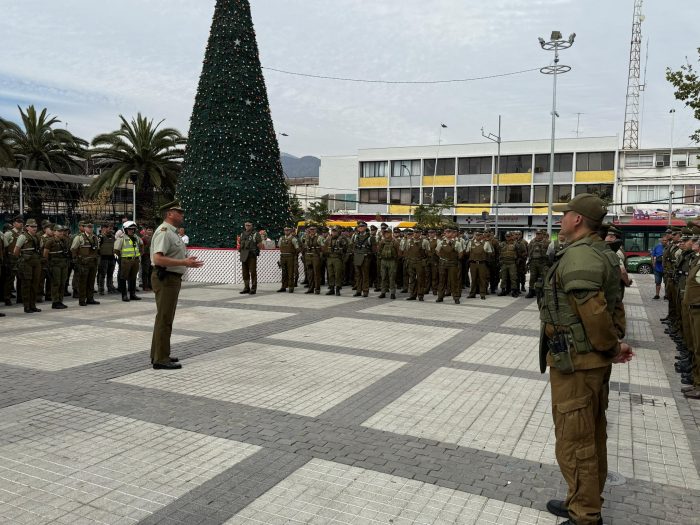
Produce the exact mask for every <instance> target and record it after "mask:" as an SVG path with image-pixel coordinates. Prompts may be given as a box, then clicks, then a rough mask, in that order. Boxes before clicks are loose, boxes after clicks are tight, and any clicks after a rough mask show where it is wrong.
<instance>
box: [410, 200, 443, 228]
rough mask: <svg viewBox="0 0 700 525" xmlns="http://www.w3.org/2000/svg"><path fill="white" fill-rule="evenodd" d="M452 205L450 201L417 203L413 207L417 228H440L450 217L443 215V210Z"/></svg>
mask: <svg viewBox="0 0 700 525" xmlns="http://www.w3.org/2000/svg"><path fill="white" fill-rule="evenodd" d="M451 207H452V201H451V200H450V199H448V200H447V201H445V202H436V203H433V204H419V205H418V206H416V207H415V208H414V209H413V218H414V220H415V221H416V224H417V226H418V227H419V228H441V227H443V226H444V225H445V224H446V223H448V222H451V219H448V218H447V217H445V215H444V214H445V211H446V210H448V209H449V208H451Z"/></svg>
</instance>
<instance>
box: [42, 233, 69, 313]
mask: <svg viewBox="0 0 700 525" xmlns="http://www.w3.org/2000/svg"><path fill="white" fill-rule="evenodd" d="M53 231H54V234H53V237H51V238H50V239H49V240H48V241H47V242H46V244H45V245H44V253H43V257H44V259H46V260H47V261H48V265H49V273H50V275H51V308H53V309H54V310H64V309H66V308H68V307H67V306H66V305H65V304H63V293H64V292H65V286H66V280H67V279H68V261H69V260H70V246H69V244H68V238H67V235H68V228H66V227H65V226H61V225H59V224H56V225H54V227H53Z"/></svg>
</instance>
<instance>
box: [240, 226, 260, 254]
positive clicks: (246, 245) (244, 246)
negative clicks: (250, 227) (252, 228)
mask: <svg viewBox="0 0 700 525" xmlns="http://www.w3.org/2000/svg"><path fill="white" fill-rule="evenodd" d="M256 247H257V245H256V243H255V232H251V233H248V232H246V231H244V232H243V233H241V251H243V250H248V251H251V252H255V248H256Z"/></svg>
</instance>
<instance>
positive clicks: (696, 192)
mask: <svg viewBox="0 0 700 525" xmlns="http://www.w3.org/2000/svg"><path fill="white" fill-rule="evenodd" d="M684 195H685V203H686V204H697V203H700V185H698V184H691V185H688V186H686V187H685V194H684ZM676 202H678V201H676Z"/></svg>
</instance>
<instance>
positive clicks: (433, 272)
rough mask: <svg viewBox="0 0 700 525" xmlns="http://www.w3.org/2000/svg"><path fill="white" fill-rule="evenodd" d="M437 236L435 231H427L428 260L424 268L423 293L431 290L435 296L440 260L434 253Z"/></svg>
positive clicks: (438, 280) (438, 282) (438, 279)
mask: <svg viewBox="0 0 700 525" xmlns="http://www.w3.org/2000/svg"><path fill="white" fill-rule="evenodd" d="M437 243H438V235H437V231H436V230H428V245H429V246H430V250H429V251H428V258H427V260H426V268H425V293H428V292H430V291H431V290H432V292H433V295H437V291H438V285H439V284H440V258H439V257H438V255H437V253H435V248H437Z"/></svg>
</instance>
